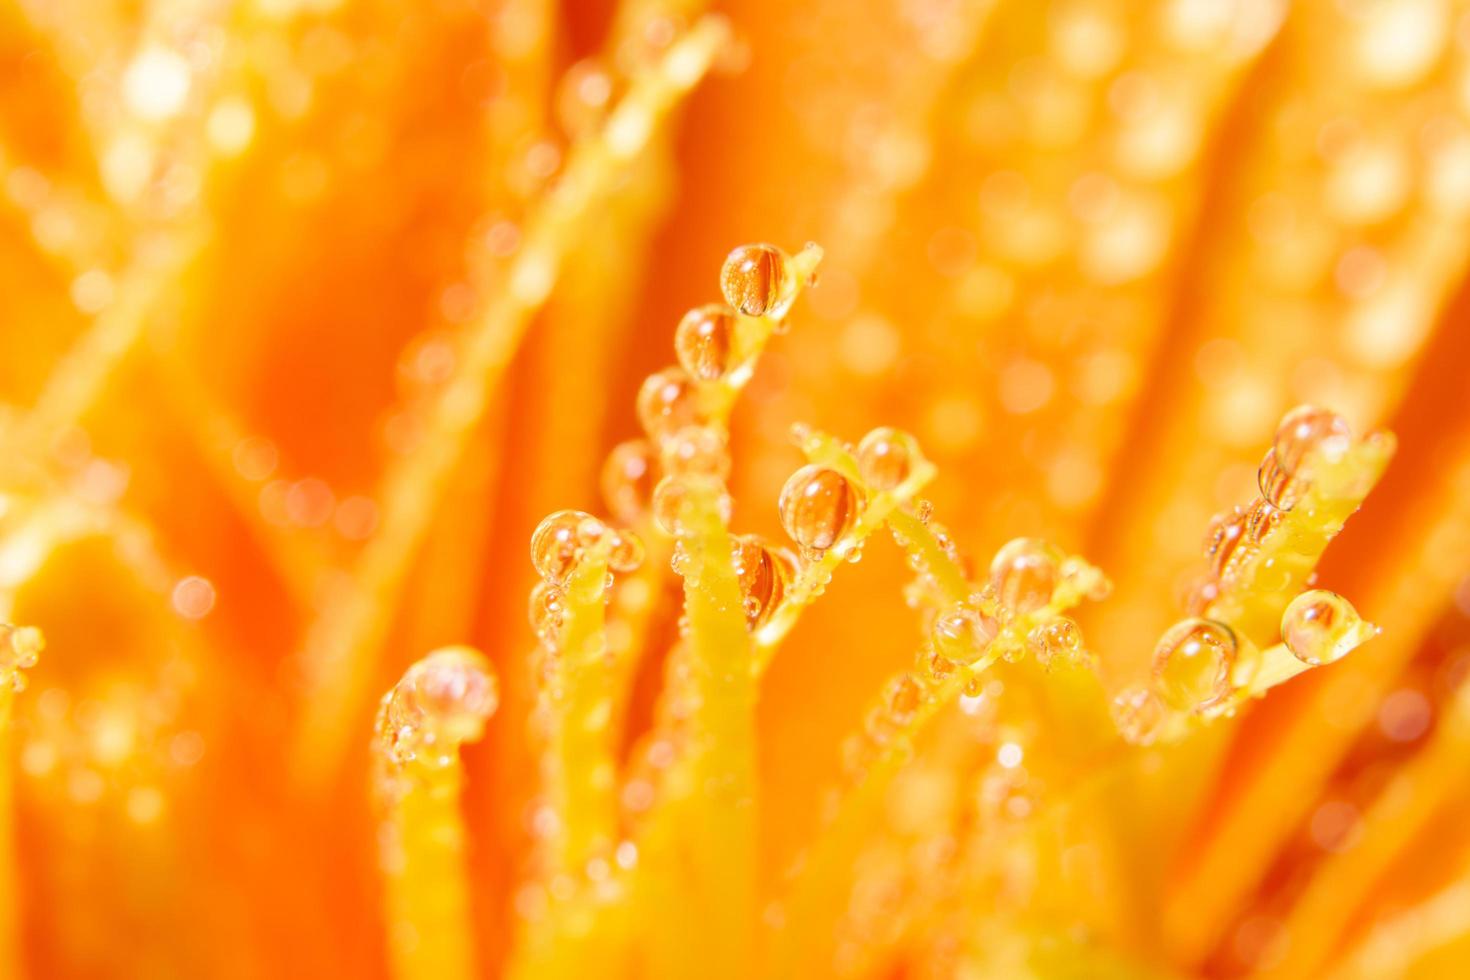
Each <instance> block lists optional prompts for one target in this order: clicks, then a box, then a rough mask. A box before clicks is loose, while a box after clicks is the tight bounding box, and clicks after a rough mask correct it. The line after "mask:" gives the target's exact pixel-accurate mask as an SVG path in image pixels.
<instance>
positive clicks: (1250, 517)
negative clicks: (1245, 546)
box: [1245, 500, 1282, 545]
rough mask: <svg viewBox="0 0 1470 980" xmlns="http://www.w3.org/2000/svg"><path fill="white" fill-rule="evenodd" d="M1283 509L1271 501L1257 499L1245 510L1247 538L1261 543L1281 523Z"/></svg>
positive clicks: (1252, 541)
mask: <svg viewBox="0 0 1470 980" xmlns="http://www.w3.org/2000/svg"><path fill="white" fill-rule="evenodd" d="M1281 514H1282V511H1281V509H1280V508H1277V507H1275V506H1273V505H1272V504H1271V503H1270V502H1269V501H1266V500H1257V501H1256V502H1255V503H1253V504H1251V505H1250V507H1249V508H1248V509H1247V510H1246V512H1245V540H1246V541H1248V542H1250V543H1251V544H1256V545H1258V544H1260V543H1261V542H1262V541H1264V540H1265V539H1266V536H1267V535H1269V534H1270V533H1271V532H1272V531H1274V530H1276V527H1277V525H1279V524H1280V523H1281Z"/></svg>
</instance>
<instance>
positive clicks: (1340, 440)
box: [1272, 405, 1352, 476]
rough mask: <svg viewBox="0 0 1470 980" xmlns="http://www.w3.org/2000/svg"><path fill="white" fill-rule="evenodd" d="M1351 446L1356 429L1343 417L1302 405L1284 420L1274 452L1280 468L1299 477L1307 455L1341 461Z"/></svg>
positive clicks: (1278, 429)
mask: <svg viewBox="0 0 1470 980" xmlns="http://www.w3.org/2000/svg"><path fill="white" fill-rule="evenodd" d="M1351 445H1352V430H1351V429H1349V428H1348V424H1347V422H1346V421H1345V420H1344V419H1343V417H1342V416H1341V415H1338V414H1337V413H1336V412H1329V411H1328V410H1327V409H1325V408H1317V407H1315V406H1312V405H1300V406H1298V407H1296V408H1293V409H1292V410H1291V411H1289V412H1287V413H1286V415H1285V416H1283V417H1282V419H1281V424H1280V425H1278V426H1277V427H1276V439H1275V442H1274V444H1273V446H1272V449H1273V451H1274V452H1275V453H1276V459H1277V461H1278V463H1279V465H1280V466H1281V467H1283V468H1284V469H1285V470H1286V472H1287V473H1288V474H1289V475H1291V476H1295V475H1297V473H1298V472H1300V470H1301V465H1302V460H1303V459H1304V458H1305V457H1306V455H1307V453H1309V452H1311V451H1313V450H1316V451H1318V452H1320V453H1322V454H1323V455H1324V456H1325V457H1326V458H1327V459H1340V458H1342V456H1343V454H1345V453H1346V452H1347V451H1348V449H1349V448H1350V447H1351Z"/></svg>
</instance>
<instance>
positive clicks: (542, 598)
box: [529, 582, 562, 639]
mask: <svg viewBox="0 0 1470 980" xmlns="http://www.w3.org/2000/svg"><path fill="white" fill-rule="evenodd" d="M561 614H562V592H561V590H560V589H558V588H557V587H556V586H554V585H552V584H550V583H549V582H537V583H536V584H535V585H534V586H533V587H532V588H531V602H530V609H529V618H530V620H531V629H533V630H535V631H536V635H537V636H538V637H540V638H542V639H549V638H550V637H551V635H552V634H553V633H555V631H556V629H557V628H558V627H560V626H561Z"/></svg>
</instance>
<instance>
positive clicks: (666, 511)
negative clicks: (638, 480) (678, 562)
mask: <svg viewBox="0 0 1470 980" xmlns="http://www.w3.org/2000/svg"><path fill="white" fill-rule="evenodd" d="M688 493H689V488H688V487H687V486H685V484H684V482H683V481H682V480H679V479H677V478H675V477H672V476H666V477H664V478H663V479H662V480H660V481H658V486H657V487H654V490H653V521H654V523H655V524H657V525H658V526H659V528H660V529H661V530H662V531H663V532H664V533H665V534H667V535H669V536H670V537H676V538H677V537H679V536H680V534H682V533H683V530H684V524H683V521H681V520H680V517H679V512H680V511H681V510H683V508H684V497H685V496H686V495H687V494H688ZM674 557H675V558H678V557H679V556H678V555H677V554H676V555H675V556H674ZM674 570H675V571H679V569H678V567H677V566H676V567H675V569H674ZM681 574H682V573H681Z"/></svg>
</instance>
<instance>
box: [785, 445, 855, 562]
mask: <svg viewBox="0 0 1470 980" xmlns="http://www.w3.org/2000/svg"><path fill="white" fill-rule="evenodd" d="M778 506H779V509H780V515H781V524H782V526H783V527H785V528H786V533H787V534H789V535H791V539H792V540H793V541H795V542H796V543H797V544H798V545H800V546H801V548H802V549H803V550H805V551H811V552H821V551H826V550H827V549H828V548H830V547H832V546H833V545H834V544H836V543H837V542H838V541H839V540H840V539H841V538H842V536H843V535H844V534H846V533H847V532H848V530H849V529H851V527H852V525H853V523H854V522H855V521H856V520H857V516H858V507H859V504H858V493H857V490H856V488H855V487H853V485H852V483H851V481H849V480H848V479H847V477H845V476H843V475H842V474H841V473H838V472H837V471H836V470H833V469H828V468H827V467H825V466H818V465H815V464H812V465H808V466H803V467H802V468H801V469H799V470H797V471H796V472H795V473H793V474H791V477H790V479H788V480H787V481H786V485H785V486H784V487H782V488H781V498H780V501H779V505H778Z"/></svg>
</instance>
